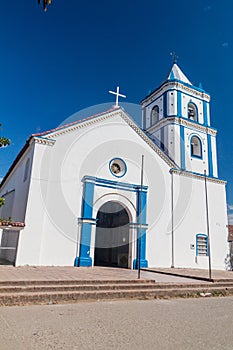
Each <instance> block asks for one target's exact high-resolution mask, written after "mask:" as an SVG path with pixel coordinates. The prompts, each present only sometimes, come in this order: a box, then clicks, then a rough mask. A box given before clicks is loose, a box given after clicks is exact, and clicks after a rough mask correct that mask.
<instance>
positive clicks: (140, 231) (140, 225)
mask: <svg viewBox="0 0 233 350" xmlns="http://www.w3.org/2000/svg"><path fill="white" fill-rule="evenodd" d="M143 167H144V155H142V166H141V188H140V192H139V193H140V197H139V237H138V279H140V277H141V239H142V189H143Z"/></svg>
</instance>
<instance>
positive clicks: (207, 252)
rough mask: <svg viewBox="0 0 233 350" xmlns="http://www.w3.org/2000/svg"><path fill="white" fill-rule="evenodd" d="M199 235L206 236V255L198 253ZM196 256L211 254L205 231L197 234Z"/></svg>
mask: <svg viewBox="0 0 233 350" xmlns="http://www.w3.org/2000/svg"><path fill="white" fill-rule="evenodd" d="M198 237H205V238H206V255H199V254H198V249H197V242H198ZM196 256H209V244H208V236H207V235H206V234H205V233H198V234H196Z"/></svg>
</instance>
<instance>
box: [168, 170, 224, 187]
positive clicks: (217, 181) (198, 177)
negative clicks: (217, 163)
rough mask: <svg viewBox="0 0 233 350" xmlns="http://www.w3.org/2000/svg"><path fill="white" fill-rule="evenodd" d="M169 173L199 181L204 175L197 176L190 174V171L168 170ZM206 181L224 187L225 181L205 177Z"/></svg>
mask: <svg viewBox="0 0 233 350" xmlns="http://www.w3.org/2000/svg"><path fill="white" fill-rule="evenodd" d="M170 173H173V174H176V175H181V176H186V177H192V178H194V179H199V180H204V179H205V175H202V174H197V173H192V172H190V171H185V170H179V169H174V168H173V169H170ZM206 179H207V181H209V182H214V183H218V184H221V185H226V183H227V181H224V180H220V179H216V178H214V177H208V176H207V177H206Z"/></svg>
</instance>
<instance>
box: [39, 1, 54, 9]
mask: <svg viewBox="0 0 233 350" xmlns="http://www.w3.org/2000/svg"><path fill="white" fill-rule="evenodd" d="M40 3H43V8H44V11H47V6H48V5H50V4H51V3H52V0H38V4H40Z"/></svg>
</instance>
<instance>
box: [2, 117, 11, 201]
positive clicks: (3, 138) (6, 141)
mask: <svg viewBox="0 0 233 350" xmlns="http://www.w3.org/2000/svg"><path fill="white" fill-rule="evenodd" d="M1 126H2V124H0V128H1ZM9 144H10V140H9V139H8V138H6V137H3V136H2V137H0V148H1V147H6V146H9ZM4 201H5V199H4V198H1V197H0V207H2V206H3V205H4Z"/></svg>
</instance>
